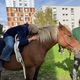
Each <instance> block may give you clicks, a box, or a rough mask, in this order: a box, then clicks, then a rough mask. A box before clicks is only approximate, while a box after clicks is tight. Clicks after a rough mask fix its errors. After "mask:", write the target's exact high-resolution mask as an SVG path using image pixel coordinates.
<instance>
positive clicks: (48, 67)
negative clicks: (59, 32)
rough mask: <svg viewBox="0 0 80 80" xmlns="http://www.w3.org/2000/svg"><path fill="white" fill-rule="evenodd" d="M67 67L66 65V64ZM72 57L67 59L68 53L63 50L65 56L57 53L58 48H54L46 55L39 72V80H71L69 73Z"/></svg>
mask: <svg viewBox="0 0 80 80" xmlns="http://www.w3.org/2000/svg"><path fill="white" fill-rule="evenodd" d="M65 63H66V64H67V65H66V64H65ZM72 65H73V55H71V57H70V58H69V53H68V51H67V50H65V54H64V55H61V54H60V53H59V52H58V46H57V45H56V46H54V47H53V48H52V49H51V50H50V51H49V52H48V53H47V55H46V57H45V62H44V63H43V65H42V67H41V70H40V72H39V77H38V79H39V80H71V78H70V75H69V73H70V72H71V70H72Z"/></svg>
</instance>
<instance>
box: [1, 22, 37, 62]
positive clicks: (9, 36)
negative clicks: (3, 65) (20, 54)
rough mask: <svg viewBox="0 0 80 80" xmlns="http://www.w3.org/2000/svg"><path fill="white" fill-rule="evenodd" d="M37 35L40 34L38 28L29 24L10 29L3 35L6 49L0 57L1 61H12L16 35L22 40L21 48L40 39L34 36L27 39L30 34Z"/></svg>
mask: <svg viewBox="0 0 80 80" xmlns="http://www.w3.org/2000/svg"><path fill="white" fill-rule="evenodd" d="M36 33H38V28H37V27H35V26H34V25H32V24H28V23H26V24H23V25H18V26H16V27H13V28H10V29H8V30H7V31H6V32H5V33H4V35H3V40H4V42H5V47H4V49H3V51H2V54H1V56H0V60H2V61H9V60H10V56H11V53H12V51H13V48H14V39H15V35H16V34H18V37H19V40H20V44H19V46H23V45H27V44H29V42H31V41H32V40H36V39H38V38H37V36H32V37H30V38H28V37H27V36H28V35H29V34H36Z"/></svg>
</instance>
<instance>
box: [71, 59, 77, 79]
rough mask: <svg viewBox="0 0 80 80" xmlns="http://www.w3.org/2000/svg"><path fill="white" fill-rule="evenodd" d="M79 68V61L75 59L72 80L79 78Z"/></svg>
mask: <svg viewBox="0 0 80 80" xmlns="http://www.w3.org/2000/svg"><path fill="white" fill-rule="evenodd" d="M78 68H79V59H78V58H74V65H73V71H72V80H77V78H78V72H77V71H78Z"/></svg>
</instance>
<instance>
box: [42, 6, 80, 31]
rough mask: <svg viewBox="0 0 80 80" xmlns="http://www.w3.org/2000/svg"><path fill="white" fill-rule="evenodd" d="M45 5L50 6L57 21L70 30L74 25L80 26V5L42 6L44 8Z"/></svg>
mask: <svg viewBox="0 0 80 80" xmlns="http://www.w3.org/2000/svg"><path fill="white" fill-rule="evenodd" d="M47 7H50V8H52V12H53V16H54V17H55V19H56V20H57V22H61V23H62V24H63V25H67V26H69V27H70V29H71V30H72V29H73V28H75V27H80V24H79V21H80V7H73V6H43V7H42V9H43V10H45V9H46V8H47Z"/></svg>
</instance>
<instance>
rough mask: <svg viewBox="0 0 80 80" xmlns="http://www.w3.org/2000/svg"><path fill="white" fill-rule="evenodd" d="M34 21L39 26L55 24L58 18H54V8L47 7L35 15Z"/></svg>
mask: <svg viewBox="0 0 80 80" xmlns="http://www.w3.org/2000/svg"><path fill="white" fill-rule="evenodd" d="M34 17H35V19H34V23H35V24H36V25H38V26H40V27H41V26H46V25H55V24H56V20H55V19H54V16H53V13H52V9H51V8H46V9H45V10H44V11H43V10H39V11H38V12H37V13H36V14H35V15H34Z"/></svg>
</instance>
